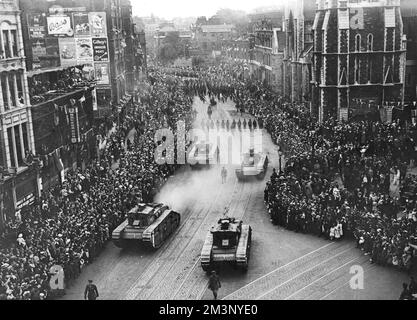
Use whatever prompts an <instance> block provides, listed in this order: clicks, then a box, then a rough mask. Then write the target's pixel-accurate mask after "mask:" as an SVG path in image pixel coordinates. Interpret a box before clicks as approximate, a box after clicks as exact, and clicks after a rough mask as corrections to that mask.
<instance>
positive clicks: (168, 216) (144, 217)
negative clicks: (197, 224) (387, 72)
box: [112, 203, 181, 249]
mask: <svg viewBox="0 0 417 320" xmlns="http://www.w3.org/2000/svg"><path fill="white" fill-rule="evenodd" d="M180 220H181V216H180V214H179V213H178V212H175V211H173V210H170V208H169V207H168V206H166V205H163V204H160V203H151V204H139V205H137V206H136V207H134V208H133V209H132V210H130V211H129V213H128V217H127V219H126V220H125V221H124V222H122V223H121V224H120V225H119V226H118V227H117V228H116V229H114V231H113V233H112V240H113V243H114V244H115V245H116V246H117V247H119V248H125V247H126V246H127V245H129V243H132V242H138V243H140V242H142V243H143V244H145V246H148V247H151V248H154V249H157V248H159V247H161V246H162V244H163V243H164V242H165V240H166V239H167V238H168V237H169V236H170V235H171V234H172V233H173V232H174V231H175V230H176V229H177V228H178V227H179V225H180Z"/></svg>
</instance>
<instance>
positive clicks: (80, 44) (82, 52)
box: [75, 38, 93, 63]
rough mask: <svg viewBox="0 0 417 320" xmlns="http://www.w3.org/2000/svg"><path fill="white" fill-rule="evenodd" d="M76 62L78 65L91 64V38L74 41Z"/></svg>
mask: <svg viewBox="0 0 417 320" xmlns="http://www.w3.org/2000/svg"><path fill="white" fill-rule="evenodd" d="M75 45H76V48H77V49H76V52H77V61H78V62H79V63H86V62H93V45H92V43H91V38H76V39H75Z"/></svg>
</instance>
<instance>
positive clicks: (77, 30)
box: [73, 12, 91, 37]
mask: <svg viewBox="0 0 417 320" xmlns="http://www.w3.org/2000/svg"><path fill="white" fill-rule="evenodd" d="M73 19H74V35H75V37H89V36H91V27H90V21H89V20H88V13H86V12H79V13H74V14H73Z"/></svg>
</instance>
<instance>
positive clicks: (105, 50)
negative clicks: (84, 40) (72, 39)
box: [93, 38, 109, 62]
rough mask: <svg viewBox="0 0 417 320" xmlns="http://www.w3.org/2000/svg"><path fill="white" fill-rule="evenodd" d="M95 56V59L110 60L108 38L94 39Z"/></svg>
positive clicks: (99, 60)
mask: <svg viewBox="0 0 417 320" xmlns="http://www.w3.org/2000/svg"><path fill="white" fill-rule="evenodd" d="M93 56H94V61H97V62H108V61H109V46H108V43H107V38H94V39H93Z"/></svg>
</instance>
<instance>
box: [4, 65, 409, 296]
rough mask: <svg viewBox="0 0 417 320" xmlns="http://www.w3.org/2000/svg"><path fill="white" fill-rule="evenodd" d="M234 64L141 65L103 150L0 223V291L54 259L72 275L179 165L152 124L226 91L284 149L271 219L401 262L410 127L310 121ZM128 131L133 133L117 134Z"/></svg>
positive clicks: (9, 291) (45, 270)
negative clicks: (1, 238) (162, 148)
mask: <svg viewBox="0 0 417 320" xmlns="http://www.w3.org/2000/svg"><path fill="white" fill-rule="evenodd" d="M238 70H239V68H236V66H234V65H233V64H221V65H219V66H213V67H209V68H207V69H194V70H193V69H187V68H184V70H179V71H176V72H163V71H161V69H159V68H153V69H150V71H149V77H148V81H149V82H148V83H147V84H146V86H144V90H141V93H140V97H139V98H140V99H139V101H140V102H139V103H138V105H136V106H135V107H133V108H130V109H129V110H127V111H126V112H125V114H124V116H123V121H122V122H121V123H120V125H119V126H118V127H117V128H116V130H115V131H114V132H111V133H110V136H109V137H108V139H107V145H106V149H105V151H104V154H103V157H101V160H100V161H96V162H94V163H93V164H92V165H91V166H90V167H88V168H87V169H86V170H84V171H83V172H81V171H74V172H72V173H69V174H68V175H67V176H66V179H65V181H64V182H63V183H62V184H61V185H59V186H58V187H56V188H55V189H52V190H48V191H47V192H46V193H44V194H43V196H42V198H41V199H40V200H39V201H38V202H37V203H36V204H35V205H32V206H30V207H26V208H24V209H23V210H22V212H21V216H20V217H18V219H17V220H16V221H13V222H11V223H9V225H8V229H9V230H8V231H9V232H14V233H15V234H16V236H17V241H16V243H15V245H14V246H12V247H4V248H1V250H0V299H26V300H29V299H36V300H39V299H47V298H49V297H50V296H51V288H50V284H49V279H50V276H51V272H50V270H51V267H52V266H54V265H60V266H62V267H63V269H64V274H65V281H66V282H67V283H70V282H71V280H72V279H75V278H76V277H77V276H78V274H79V273H80V272H81V270H82V268H83V266H84V265H85V264H88V263H90V262H91V261H92V260H93V259H94V258H95V257H96V256H97V254H98V253H99V252H100V250H101V249H102V248H103V246H104V245H105V243H106V242H107V241H108V239H109V238H110V236H111V231H112V230H113V229H114V228H115V227H117V225H118V224H120V223H121V222H122V221H123V220H124V219H125V218H126V213H127V212H128V210H129V209H130V208H132V207H133V206H134V205H135V204H137V203H139V202H150V201H152V200H153V196H154V195H155V193H156V192H157V191H158V188H160V187H161V186H162V185H163V184H164V182H165V181H166V179H167V178H168V177H169V176H170V175H172V174H173V173H174V172H175V170H176V168H177V166H176V165H167V164H166V165H158V164H157V163H156V162H155V159H154V150H155V147H156V144H155V141H154V133H155V130H156V129H158V128H163V127H165V128H167V127H168V128H170V129H171V130H172V131H173V132H174V133H175V131H176V125H177V122H178V121H179V120H182V121H184V122H185V124H186V130H188V129H190V128H191V125H192V123H193V121H194V119H195V113H194V112H192V102H193V97H194V96H198V97H200V99H201V100H203V101H206V98H207V96H208V97H209V99H210V100H211V99H217V100H218V101H220V100H221V101H226V100H229V99H230V100H232V101H233V102H234V103H235V104H236V111H237V112H240V113H243V112H247V113H250V114H252V115H253V116H254V117H255V119H256V120H255V121H251V122H250V123H251V124H250V126H251V127H252V128H254V127H255V126H258V127H260V128H265V129H266V130H268V132H269V133H270V134H271V136H272V139H273V141H274V142H276V144H277V145H278V146H279V147H280V149H281V151H282V152H283V153H284V154H285V158H286V166H285V169H283V170H282V171H281V170H278V172H277V171H275V170H274V172H273V174H272V176H271V179H270V181H269V182H268V183H267V186H266V189H265V195H264V199H265V203H266V205H267V207H268V210H269V213H270V215H271V219H272V221H273V222H274V223H276V224H278V225H281V226H283V227H285V228H288V229H290V230H294V231H296V232H304V233H312V234H316V235H317V236H323V237H325V238H328V239H329V240H332V241H337V240H339V239H341V238H343V237H346V236H350V237H353V238H354V239H355V240H356V243H357V246H358V248H360V249H361V250H363V251H364V253H365V254H366V255H369V256H370V259H371V262H372V263H378V264H382V265H392V266H397V267H399V268H402V269H404V270H406V271H408V272H409V271H410V270H411V267H412V261H413V257H414V251H415V250H416V249H417V202H416V199H414V198H413V197H414V196H415V194H413V192H410V191H409V190H410V189H412V188H414V185H417V179H416V178H412V177H407V165H408V164H409V163H412V162H413V161H414V158H415V153H416V148H415V142H417V136H416V133H417V130H416V128H414V127H412V128H409V127H406V126H404V124H402V123H400V122H394V123H391V124H384V123H379V122H372V123H371V122H365V121H363V122H355V123H341V122H337V121H335V120H329V121H326V122H324V123H318V122H317V121H315V120H314V119H311V117H310V115H309V110H307V109H306V108H304V107H303V106H302V105H294V104H291V103H288V102H285V101H284V100H283V99H282V98H281V97H277V96H276V95H274V94H273V93H271V92H270V91H269V90H268V89H267V88H265V87H264V86H263V85H262V84H261V83H259V82H256V81H245V80H243V79H241V77H240V76H241V74H240V73H239V71H238ZM37 86H38V87H39V84H38V85H37ZM33 88H34V87H32V89H33ZM47 89H48V88H46V87H45V88H43V89H39V88H38V89H36V90H38V91H36V90H35V91H33V94H35V95H36V94H37V93H40V92H46V91H47ZM39 90H40V91H39ZM45 90H46V91H45ZM32 96H33V95H32ZM202 125H203V126H204V125H206V126H213V125H214V123H205V124H202ZM229 125H230V126H231V127H232V126H233V123H229ZM241 125H242V126H243V123H241ZM246 125H248V127H249V124H246ZM216 126H217V127H218V128H219V127H222V126H223V127H228V124H227V122H225V123H224V124H223V123H220V122H219V123H217V124H216ZM235 126H237V127H238V126H239V125H238V123H236V124H235ZM101 130H103V128H101ZM132 131H134V132H135V133H136V134H135V135H134V137H135V138H134V142H133V143H132V142H131V140H130V139H127V140H126V137H128V136H129V134H130V132H132ZM280 169H281V168H280Z"/></svg>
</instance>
